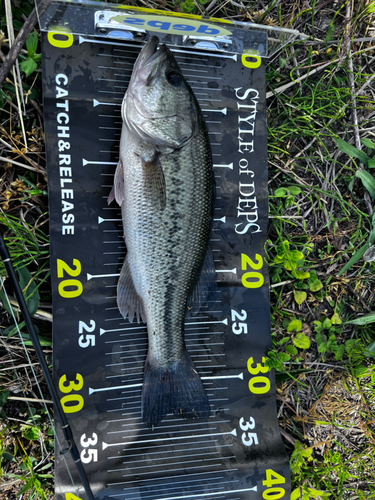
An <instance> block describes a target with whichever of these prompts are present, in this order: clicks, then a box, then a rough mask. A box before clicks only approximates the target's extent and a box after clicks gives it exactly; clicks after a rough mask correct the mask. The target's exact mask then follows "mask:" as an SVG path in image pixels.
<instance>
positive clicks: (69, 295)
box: [59, 280, 83, 299]
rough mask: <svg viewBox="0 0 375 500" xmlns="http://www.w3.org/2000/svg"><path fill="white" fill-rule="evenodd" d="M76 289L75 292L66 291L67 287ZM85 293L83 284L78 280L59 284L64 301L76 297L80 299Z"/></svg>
mask: <svg viewBox="0 0 375 500" xmlns="http://www.w3.org/2000/svg"><path fill="white" fill-rule="evenodd" d="M68 286H71V287H74V288H75V290H65V288H66V287H68ZM82 291H83V286H82V283H81V282H80V281H78V280H64V281H62V282H61V283H59V294H60V295H61V297H64V299H73V298H74V297H79V296H80V295H81V293H82Z"/></svg>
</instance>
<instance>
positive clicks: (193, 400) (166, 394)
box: [142, 351, 210, 429]
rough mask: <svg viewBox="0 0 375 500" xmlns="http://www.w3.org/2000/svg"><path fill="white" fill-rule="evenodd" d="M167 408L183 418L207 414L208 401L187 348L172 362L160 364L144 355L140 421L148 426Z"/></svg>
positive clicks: (160, 416) (164, 413) (150, 426)
mask: <svg viewBox="0 0 375 500" xmlns="http://www.w3.org/2000/svg"><path fill="white" fill-rule="evenodd" d="M169 412H174V413H175V415H176V416H180V417H183V418H208V417H209V415H210V405H209V402H208V398H207V394H206V391H205V389H204V387H203V384H202V381H201V379H200V377H199V375H198V373H197V372H196V370H195V368H194V365H193V362H192V361H191V359H190V356H189V354H188V352H187V351H185V353H184V355H183V357H182V358H181V359H180V360H179V361H178V362H177V363H175V364H173V365H169V366H160V365H157V364H155V363H152V362H151V361H150V360H149V357H148V356H147V359H146V364H145V370H144V377H143V389H142V414H143V422H144V423H145V424H146V425H147V426H148V427H149V428H150V429H151V428H152V427H155V426H156V425H157V424H158V423H159V422H160V420H161V419H162V418H163V417H164V416H165V415H166V414H167V413H169Z"/></svg>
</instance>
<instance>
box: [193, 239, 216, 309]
mask: <svg viewBox="0 0 375 500" xmlns="http://www.w3.org/2000/svg"><path fill="white" fill-rule="evenodd" d="M216 289H217V283H216V277H215V266H214V257H213V253H212V249H211V246H209V247H208V249H207V253H206V258H205V260H204V263H203V267H202V271H201V274H200V277H199V280H198V283H197V284H196V286H195V288H194V290H193V293H192V294H191V295H190V297H189V298H188V302H187V311H188V315H191V316H194V315H196V314H197V313H198V312H199V309H200V308H201V306H202V305H203V304H204V303H205V302H209V301H210V299H213V294H214V292H215V291H216Z"/></svg>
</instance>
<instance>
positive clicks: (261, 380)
mask: <svg viewBox="0 0 375 500" xmlns="http://www.w3.org/2000/svg"><path fill="white" fill-rule="evenodd" d="M255 384H261V386H260V387H256V386H255ZM270 388H271V382H270V381H269V379H268V378H267V377H261V376H259V377H252V378H251V379H250V380H249V389H250V392H252V393H253V394H266V392H268V391H269V390H270Z"/></svg>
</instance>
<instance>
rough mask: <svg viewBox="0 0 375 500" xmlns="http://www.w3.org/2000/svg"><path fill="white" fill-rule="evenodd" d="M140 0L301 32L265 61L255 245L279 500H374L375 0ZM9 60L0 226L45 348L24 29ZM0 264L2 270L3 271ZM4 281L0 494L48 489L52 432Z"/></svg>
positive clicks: (45, 280)
mask: <svg viewBox="0 0 375 500" xmlns="http://www.w3.org/2000/svg"><path fill="white" fill-rule="evenodd" d="M136 3H137V2H136ZM139 6H147V7H150V8H160V9H164V10H174V11H183V12H189V13H193V14H201V15H209V16H216V17H223V18H227V19H235V20H240V21H250V22H256V23H263V24H269V25H275V26H282V27H284V28H293V29H297V30H300V31H301V32H302V33H304V34H305V35H306V36H307V37H308V39H307V40H305V41H303V42H302V41H301V42H297V43H294V44H293V45H291V46H287V47H285V48H284V49H283V50H282V52H280V53H277V54H276V55H275V56H274V57H273V58H272V59H271V60H269V61H268V63H267V92H268V94H267V105H268V155H269V172H270V175H269V179H270V180H269V195H270V224H269V235H268V241H267V245H266V253H267V257H268V264H269V272H270V282H271V301H272V304H271V307H272V311H271V313H272V338H273V347H272V350H270V352H269V353H268V361H267V362H268V364H269V365H270V366H272V367H273V368H275V370H276V380H277V383H278V386H277V393H278V403H279V422H280V426H281V430H282V435H283V438H284V440H285V445H286V447H287V450H288V453H289V456H290V464H291V470H292V476H293V493H292V499H293V500H297V499H305V500H306V499H310V498H318V499H319V498H333V499H353V500H354V499H365V498H366V499H367V498H375V456H374V450H375V448H374V442H375V441H374V432H375V401H374V399H375V395H374V390H373V388H374V383H375V362H374V356H375V330H374V317H375V313H374V311H375V296H374V275H375V264H374V262H375V260H373V257H375V248H374V247H373V245H374V244H375V218H374V213H373V205H374V199H375V180H374V175H373V173H374V170H373V169H374V167H375V127H374V126H373V123H374V116H375V106H374V102H375V98H374V94H375V83H374V82H375V78H374V67H375V17H374V16H375V1H374V0H364V1H363V0H360V1H359V0H353V1H352V2H347V1H344V0H334V1H333V0H332V1H329V2H317V1H315V0H313V1H312V2H309V3H303V2H300V1H299V0H297V1H295V0H293V1H291V0H285V1H283V2H279V1H273V0H272V1H271V2H269V3H268V4H264V3H262V2H260V1H258V0H254V1H250V2H246V3H243V2H242V1H241V0H236V1H234V0H229V2H227V1H226V2H224V1H221V0H213V1H201V0H199V1H198V0H197V1H195V0H185V1H183V2H182V1H180V0H177V1H176V2H170V1H168V0H167V1H163V2H162V1H161V0H154V1H151V0H150V1H149V2H140V3H139ZM32 8H33V2H32V1H31V0H30V1H29V0H15V1H14V2H13V3H12V11H13V25H14V28H15V31H16V33H17V32H18V30H19V29H20V28H21V27H22V24H23V22H24V16H26V17H27V16H28V15H29V14H30V12H31V10H32ZM0 30H2V31H1V33H0V38H1V44H2V46H1V53H0V57H2V58H3V57H4V55H5V54H6V53H7V51H8V49H9V44H8V32H7V29H6V23H5V14H4V3H1V4H0ZM19 63H20V70H21V75H22V91H23V95H24V100H25V112H26V113H25V114H24V113H22V112H21V113H20V112H19V110H18V105H17V101H16V97H15V84H14V78H13V76H11V75H10V76H9V78H8V79H7V80H6V82H5V83H4V85H3V87H2V89H1V90H0V108H1V111H0V114H1V125H0V150H1V151H0V162H1V178H0V207H1V211H0V223H1V225H2V230H3V232H5V237H6V238H5V239H6V242H7V244H8V247H9V250H10V252H11V256H12V259H13V261H14V262H15V263H16V269H17V273H18V276H19V279H20V281H21V283H22V287H23V289H24V293H25V296H26V297H27V301H28V306H29V308H30V312H31V313H32V314H33V318H34V322H35V325H36V326H37V327H38V328H39V335H40V337H41V340H42V342H43V345H44V346H45V347H44V348H45V353H46V355H47V356H48V355H49V354H50V338H51V335H50V315H49V308H50V303H51V294H50V283H49V262H48V256H49V244H48V211H47V208H46V207H47V198H46V170H45V157H44V154H43V151H44V145H43V140H44V135H43V125H42V114H41V106H42V102H41V97H42V96H41V69H40V45H39V38H38V31H37V30H35V31H33V32H32V34H31V35H30V36H29V38H28V40H27V42H26V44H25V46H24V49H23V51H22V52H21V54H20V56H19ZM21 118H22V120H23V122H24V123H23V126H24V130H25V134H24V133H23V132H22V123H21ZM25 138H26V140H27V146H28V147H27V150H26V145H25ZM0 274H1V276H2V277H3V278H4V276H5V271H4V268H3V267H1V266H0ZM6 292H8V294H9V290H7V287H6V286H5V289H4V290H3V291H2V292H0V301H1V302H2V304H3V309H2V310H1V312H0V328H1V336H0V338H1V346H0V365H1V371H0V387H1V390H2V392H1V395H0V409H1V413H0V457H1V469H0V474H2V477H1V491H2V492H4V494H3V493H2V492H0V498H7V499H8V498H9V499H10V498H14V495H15V494H18V495H19V496H20V497H21V495H22V498H41V499H44V498H52V497H53V493H52V491H53V478H52V473H53V465H52V461H51V454H52V450H53V441H52V436H53V433H52V431H51V427H50V422H49V420H48V418H47V412H46V409H45V408H44V407H43V406H42V405H41V404H40V403H39V399H40V396H38V395H37V394H36V392H35V391H36V382H35V379H34V378H33V373H32V371H31V369H30V366H29V360H28V359H26V358H25V357H24V354H23V353H24V348H23V346H22V340H21V338H20V337H19V336H18V330H20V332H21V337H23V341H24V342H25V343H26V345H27V343H28V341H29V340H28V338H27V334H26V332H25V331H24V328H23V324H22V323H21V321H20V319H19V318H18V316H17V312H16V316H15V321H14V319H12V316H11V315H10V314H9V313H10V309H9V305H7V300H6V297H5V295H6ZM15 322H16V323H17V325H18V328H17V327H16V325H15ZM16 333H17V335H16ZM29 353H30V360H31V364H32V365H35V370H36V371H35V375H36V378H37V380H38V381H39V382H40V380H41V374H40V373H39V372H38V368H37V361H36V359H35V357H34V354H33V351H32V350H29ZM9 366H12V369H11V370H7V369H5V368H7V367H9ZM15 387H16V388H18V390H22V389H23V391H24V392H23V396H22V397H23V398H24V399H23V400H22V399H14V398H13V399H11V398H12V396H10V394H11V393H14V390H15ZM43 390H44V388H43V385H42V391H43ZM47 397H48V396H47Z"/></svg>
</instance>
